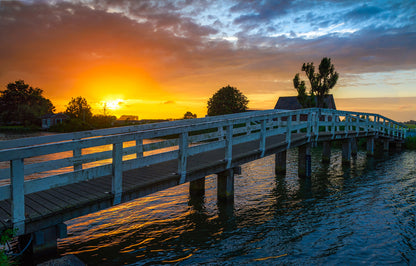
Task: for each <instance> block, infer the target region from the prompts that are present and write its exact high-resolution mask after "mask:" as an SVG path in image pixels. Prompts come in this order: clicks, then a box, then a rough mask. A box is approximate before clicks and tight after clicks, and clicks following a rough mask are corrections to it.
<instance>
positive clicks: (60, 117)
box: [41, 113, 69, 129]
mask: <svg viewBox="0 0 416 266" xmlns="http://www.w3.org/2000/svg"><path fill="white" fill-rule="evenodd" d="M41 119H42V129H48V128H50V127H51V126H54V125H57V124H60V123H62V122H64V121H65V120H67V119H69V116H67V115H66V114H63V113H57V114H47V115H44V116H42V117H41Z"/></svg>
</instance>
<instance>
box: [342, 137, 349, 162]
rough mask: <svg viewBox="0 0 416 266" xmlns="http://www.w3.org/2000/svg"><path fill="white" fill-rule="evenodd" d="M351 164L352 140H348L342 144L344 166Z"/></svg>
mask: <svg viewBox="0 0 416 266" xmlns="http://www.w3.org/2000/svg"><path fill="white" fill-rule="evenodd" d="M350 162H351V139H346V140H344V141H343V142H342V164H349V163H350Z"/></svg>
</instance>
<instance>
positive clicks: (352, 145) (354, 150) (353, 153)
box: [351, 138, 358, 156]
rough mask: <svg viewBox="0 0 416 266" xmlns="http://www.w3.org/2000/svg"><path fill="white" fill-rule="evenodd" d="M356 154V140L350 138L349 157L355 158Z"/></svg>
mask: <svg viewBox="0 0 416 266" xmlns="http://www.w3.org/2000/svg"><path fill="white" fill-rule="evenodd" d="M357 153H358V145H357V139H356V138H352V139H351V155H353V156H355V155H357Z"/></svg>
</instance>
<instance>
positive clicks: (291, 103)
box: [274, 94, 337, 110]
mask: <svg viewBox="0 0 416 266" xmlns="http://www.w3.org/2000/svg"><path fill="white" fill-rule="evenodd" d="M324 101H325V106H327V107H326V108H328V109H334V110H336V109H337V107H336V105H335V100H334V96H333V95H332V94H328V95H327V96H326V97H325V100H324ZM274 109H283V110H297V109H302V105H300V103H299V101H298V98H297V96H284V97H279V99H278V100H277V103H276V105H275V106H274Z"/></svg>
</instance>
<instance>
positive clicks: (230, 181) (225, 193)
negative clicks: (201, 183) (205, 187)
mask: <svg viewBox="0 0 416 266" xmlns="http://www.w3.org/2000/svg"><path fill="white" fill-rule="evenodd" d="M217 199H218V201H234V169H233V168H230V169H227V170H225V171H223V172H220V173H218V174H217Z"/></svg>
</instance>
